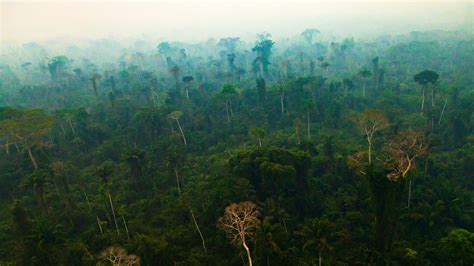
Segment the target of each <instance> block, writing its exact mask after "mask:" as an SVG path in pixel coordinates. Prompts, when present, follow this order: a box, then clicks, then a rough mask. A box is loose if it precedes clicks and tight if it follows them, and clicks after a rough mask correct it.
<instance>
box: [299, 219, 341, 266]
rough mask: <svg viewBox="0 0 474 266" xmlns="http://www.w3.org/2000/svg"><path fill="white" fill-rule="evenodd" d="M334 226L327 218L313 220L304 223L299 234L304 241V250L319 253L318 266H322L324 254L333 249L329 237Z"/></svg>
mask: <svg viewBox="0 0 474 266" xmlns="http://www.w3.org/2000/svg"><path fill="white" fill-rule="evenodd" d="M333 227H334V225H333V224H332V223H331V222H330V221H329V220H328V219H327V218H326V217H322V218H312V219H306V220H305V221H304V224H303V226H302V227H301V230H300V231H299V232H297V233H298V234H299V235H300V236H301V237H302V238H303V241H304V244H303V250H306V249H308V248H316V250H317V251H318V262H319V263H318V264H319V266H321V265H322V252H323V251H326V250H329V249H331V248H332V247H331V245H330V244H329V241H328V239H327V238H328V237H329V235H330V234H331V230H332V229H333Z"/></svg>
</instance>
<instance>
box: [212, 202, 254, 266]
mask: <svg viewBox="0 0 474 266" xmlns="http://www.w3.org/2000/svg"><path fill="white" fill-rule="evenodd" d="M258 216H259V212H258V210H257V205H255V203H253V202H250V201H246V202H241V203H232V204H230V205H229V206H227V207H226V208H225V211H224V215H223V216H222V217H221V218H220V219H219V221H218V226H219V227H220V228H222V229H223V230H225V231H226V232H227V235H228V236H229V238H230V239H231V241H232V242H233V243H234V244H242V246H243V247H244V249H245V251H246V252H247V258H248V261H249V265H250V266H252V257H251V255H250V249H249V247H248V245H247V240H248V239H249V238H251V237H252V234H253V230H254V229H255V228H256V227H257V226H258V225H259V224H260V220H259V219H258Z"/></svg>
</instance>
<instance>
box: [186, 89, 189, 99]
mask: <svg viewBox="0 0 474 266" xmlns="http://www.w3.org/2000/svg"><path fill="white" fill-rule="evenodd" d="M186 98H187V99H188V101H189V90H188V87H187V86H186Z"/></svg>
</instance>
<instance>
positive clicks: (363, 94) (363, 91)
mask: <svg viewBox="0 0 474 266" xmlns="http://www.w3.org/2000/svg"><path fill="white" fill-rule="evenodd" d="M365 86H366V81H365V79H364V86H363V87H362V97H364V98H365Z"/></svg>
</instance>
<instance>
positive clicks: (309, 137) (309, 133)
mask: <svg viewBox="0 0 474 266" xmlns="http://www.w3.org/2000/svg"><path fill="white" fill-rule="evenodd" d="M307 122H308V140H311V127H310V123H309V110H308V111H307Z"/></svg>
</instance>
